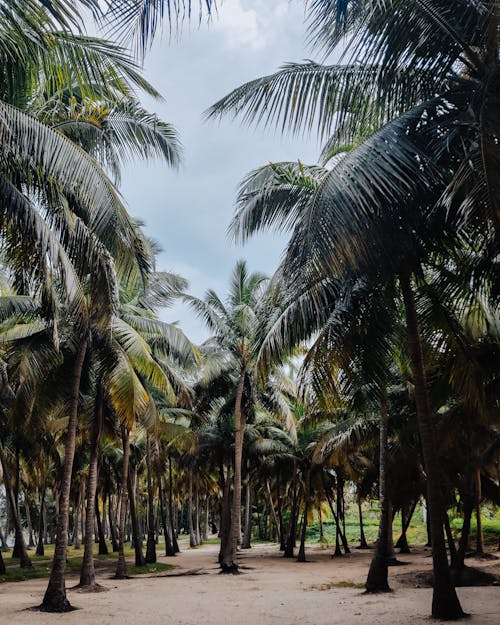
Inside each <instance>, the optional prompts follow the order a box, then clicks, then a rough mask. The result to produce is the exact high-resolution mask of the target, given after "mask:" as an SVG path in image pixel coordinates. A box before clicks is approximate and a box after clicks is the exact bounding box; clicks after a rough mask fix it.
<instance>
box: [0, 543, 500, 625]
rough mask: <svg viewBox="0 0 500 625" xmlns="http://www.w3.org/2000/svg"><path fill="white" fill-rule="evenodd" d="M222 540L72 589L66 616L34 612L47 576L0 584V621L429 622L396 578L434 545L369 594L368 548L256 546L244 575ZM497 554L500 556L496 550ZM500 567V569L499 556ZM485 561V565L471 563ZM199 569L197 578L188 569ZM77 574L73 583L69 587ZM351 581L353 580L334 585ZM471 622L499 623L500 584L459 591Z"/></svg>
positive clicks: (421, 593) (177, 624)
mask: <svg viewBox="0 0 500 625" xmlns="http://www.w3.org/2000/svg"><path fill="white" fill-rule="evenodd" d="M217 549H218V548H217V547H216V546H214V545H208V546H204V547H202V548H198V549H194V550H185V551H183V553H182V554H180V555H179V556H177V557H176V558H174V559H172V558H168V559H165V558H161V561H165V562H166V561H168V562H170V563H174V564H175V565H176V569H175V570H173V571H172V572H171V573H166V574H165V573H163V574H161V575H160V576H158V577H148V578H144V577H140V578H134V579H130V580H125V581H120V582H117V581H115V580H111V579H109V578H108V577H106V575H107V574H106V575H104V574H101V576H100V577H99V582H100V583H101V584H103V585H105V586H107V587H108V588H109V592H105V593H99V594H92V595H86V594H80V593H77V592H75V591H70V593H69V597H70V600H71V602H72V603H73V605H74V606H75V607H78V608H81V609H79V610H76V611H74V612H71V613H69V614H64V615H58V614H55V615H54V614H50V615H49V614H43V613H40V612H33V611H29V610H27V609H28V608H30V607H32V606H34V605H36V604H38V603H40V601H41V598H42V595H43V591H44V589H45V586H46V583H47V582H46V580H32V581H27V582H22V583H11V584H2V585H1V586H0V624H1V625H49V624H50V625H53V624H54V623H64V624H65V625H233V624H238V625H250V624H252V625H280V624H281V623H283V624H286V625H337V624H339V625H340V624H342V625H357V624H359V625H361V624H363V625H365V624H368V625H378V624H380V625H423V624H426V625H429V622H430V621H429V618H428V614H429V611H430V599H431V591H430V590H429V589H424V588H411V587H408V586H407V585H402V584H401V583H399V582H398V580H397V576H398V575H400V574H403V573H404V574H405V575H406V577H408V573H411V572H412V571H417V570H419V571H420V570H422V569H425V568H429V567H430V565H431V562H430V557H429V554H430V552H429V551H426V550H423V549H421V550H419V551H418V552H416V553H414V554H412V555H411V556H404V558H403V557H401V559H402V560H403V559H404V560H405V562H407V564H406V565H405V566H401V567H394V568H391V570H390V578H391V586H392V587H393V588H394V592H393V593H389V594H384V595H376V596H369V595H364V594H363V592H362V590H361V589H359V588H356V587H352V585H353V584H362V583H363V582H364V580H365V576H366V571H367V567H368V563H369V558H370V552H368V553H367V552H361V551H354V552H353V554H352V556H348V557H344V558H342V559H338V560H332V559H331V557H330V554H329V552H328V551H324V550H321V549H319V548H313V549H310V550H309V558H310V562H307V563H305V564H298V563H296V562H295V561H290V560H285V559H283V558H281V557H280V556H279V554H278V553H277V551H276V548H275V547H270V546H262V545H259V546H256V547H254V548H252V550H251V551H249V552H243V553H242V556H241V564H242V566H243V572H242V574H241V575H238V576H226V575H219V574H218V568H217V566H216V555H217ZM499 555H500V554H499ZM496 562H497V563H499V564H494V567H495V569H497V571H496V572H497V573H499V572H500V560H497V561H496ZM471 564H479V565H481V566H484V565H485V564H486V565H487V566H488V567H491V566H492V563H491V562H488V563H472V562H471ZM188 572H196V573H197V574H196V575H186V574H185V573H188ZM71 583H73V582H72V580H69V584H68V585H70V584H71ZM339 583H345V585H346V587H338V586H337V587H332V585H335V584H339ZM458 592H459V595H460V599H461V601H462V604H463V607H464V609H465V610H466V611H468V612H470V613H471V614H472V618H471V619H470V620H468V621H467V622H468V623H471V624H474V625H498V623H499V622H500V587H486V588H461V589H459V590H458Z"/></svg>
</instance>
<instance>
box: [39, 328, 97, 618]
mask: <svg viewBox="0 0 500 625" xmlns="http://www.w3.org/2000/svg"><path fill="white" fill-rule="evenodd" d="M87 344H88V339H87V338H86V339H85V340H83V341H82V342H81V344H80V346H79V348H78V352H77V354H76V360H75V364H74V369H73V382H72V388H71V409H70V414H69V421H68V426H67V431H66V440H65V445H64V448H65V449H64V464H63V475H62V480H61V493H60V495H59V514H58V518H57V537H56V546H55V550H54V559H53V560H52V570H51V573H50V579H49V583H48V586H47V590H46V591H45V596H44V598H43V602H42V605H41V606H40V608H41V609H42V610H43V611H45V612H67V611H69V610H71V609H72V608H71V605H70V603H69V601H68V599H67V597H66V583H65V574H66V546H67V543H68V520H69V498H70V492H71V475H72V472H73V459H74V457H75V443H76V426H77V422H78V399H79V394H80V380H81V377H82V371H83V364H84V362H85V355H86V353H87Z"/></svg>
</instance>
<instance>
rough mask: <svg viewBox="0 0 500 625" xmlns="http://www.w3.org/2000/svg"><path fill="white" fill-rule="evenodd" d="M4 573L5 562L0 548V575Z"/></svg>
mask: <svg viewBox="0 0 500 625" xmlns="http://www.w3.org/2000/svg"><path fill="white" fill-rule="evenodd" d="M5 573H6V568H5V562H4V559H3V555H2V550H1V549H0V575H5Z"/></svg>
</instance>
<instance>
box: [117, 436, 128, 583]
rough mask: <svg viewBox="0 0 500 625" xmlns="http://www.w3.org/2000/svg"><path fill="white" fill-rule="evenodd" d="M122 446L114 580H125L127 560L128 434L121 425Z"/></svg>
mask: <svg viewBox="0 0 500 625" xmlns="http://www.w3.org/2000/svg"><path fill="white" fill-rule="evenodd" d="M121 435H122V446H123V462H122V479H121V490H120V521H119V526H118V563H117V565H116V572H115V578H116V579H126V578H127V577H128V575H127V560H126V559H125V518H126V516H127V482H128V476H129V475H128V473H129V471H128V467H129V462H130V432H129V431H128V428H126V427H125V426H124V425H123V424H122V426H121Z"/></svg>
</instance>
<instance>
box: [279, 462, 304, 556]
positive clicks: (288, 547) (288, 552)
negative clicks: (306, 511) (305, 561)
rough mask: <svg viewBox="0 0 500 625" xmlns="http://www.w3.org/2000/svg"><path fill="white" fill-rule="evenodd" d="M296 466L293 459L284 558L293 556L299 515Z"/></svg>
mask: <svg viewBox="0 0 500 625" xmlns="http://www.w3.org/2000/svg"><path fill="white" fill-rule="evenodd" d="M296 474H297V468H296V464H295V460H294V464H293V476H294V477H293V484H292V509H291V511H290V527H289V532H288V537H287V540H286V544H285V550H284V552H283V557H284V558H293V550H294V548H295V539H296V533H297V519H298V516H299V501H300V497H299V494H298V489H297V478H296Z"/></svg>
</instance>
